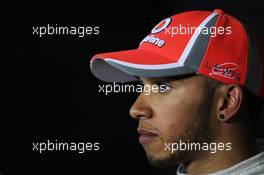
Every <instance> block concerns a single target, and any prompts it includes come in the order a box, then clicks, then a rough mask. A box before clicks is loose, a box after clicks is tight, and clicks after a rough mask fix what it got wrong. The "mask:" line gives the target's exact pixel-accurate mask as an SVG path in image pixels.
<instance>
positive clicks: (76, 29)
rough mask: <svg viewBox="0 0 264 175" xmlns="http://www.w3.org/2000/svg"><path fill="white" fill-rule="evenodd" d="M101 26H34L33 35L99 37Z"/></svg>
mask: <svg viewBox="0 0 264 175" xmlns="http://www.w3.org/2000/svg"><path fill="white" fill-rule="evenodd" d="M99 33H100V27H99V26H62V25H58V24H47V25H44V26H33V27H32V34H33V35H35V36H38V37H43V36H48V35H75V36H78V37H85V36H89V35H99Z"/></svg>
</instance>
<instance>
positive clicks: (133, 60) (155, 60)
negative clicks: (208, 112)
mask: <svg viewBox="0 0 264 175" xmlns="http://www.w3.org/2000/svg"><path fill="white" fill-rule="evenodd" d="M90 67H91V71H92V73H93V74H94V75H95V76H96V77H97V78H98V79H100V80H102V81H106V82H127V81H135V80H137V78H136V77H146V78H156V77H170V76H176V75H183V74H189V73H194V72H196V71H194V70H192V69H190V68H188V67H184V65H183V64H181V63H177V62H175V61H173V60H171V59H168V58H167V57H165V56H163V55H160V54H158V53H155V52H150V51H147V50H143V49H135V50H127V51H120V52H111V53H103V54H97V55H95V56H93V58H92V59H91V61H90Z"/></svg>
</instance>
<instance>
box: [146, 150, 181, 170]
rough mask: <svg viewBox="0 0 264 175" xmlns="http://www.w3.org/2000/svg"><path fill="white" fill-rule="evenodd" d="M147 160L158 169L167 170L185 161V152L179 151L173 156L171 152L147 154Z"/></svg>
mask: <svg viewBox="0 0 264 175" xmlns="http://www.w3.org/2000/svg"><path fill="white" fill-rule="evenodd" d="M146 154H147V158H148V161H149V163H150V164H151V165H152V166H153V167H156V168H166V167H171V166H176V165H177V164H179V163H180V162H181V161H183V159H184V155H185V153H184V151H177V152H174V153H173V154H172V153H171V152H165V151H163V152H162V153H156V154H155V153H151V154H150V153H147V152H146Z"/></svg>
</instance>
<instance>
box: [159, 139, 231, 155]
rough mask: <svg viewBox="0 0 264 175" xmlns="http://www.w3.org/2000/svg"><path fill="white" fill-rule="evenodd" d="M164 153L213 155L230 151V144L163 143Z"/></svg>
mask: <svg viewBox="0 0 264 175" xmlns="http://www.w3.org/2000/svg"><path fill="white" fill-rule="evenodd" d="M164 146H165V151H169V152H171V153H174V152H175V151H210V153H212V154H214V153H216V152H217V151H230V150H231V149H232V147H231V146H232V144H231V143H230V142H228V143H221V142H219V143H214V142H211V143H206V142H203V143H194V142H189V140H188V141H187V142H184V141H182V140H180V141H179V142H173V143H165V144H164Z"/></svg>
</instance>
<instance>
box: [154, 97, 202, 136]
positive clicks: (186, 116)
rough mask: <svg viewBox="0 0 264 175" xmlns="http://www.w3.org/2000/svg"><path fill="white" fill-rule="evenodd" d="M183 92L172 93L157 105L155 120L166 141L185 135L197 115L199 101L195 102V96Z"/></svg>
mask: <svg viewBox="0 0 264 175" xmlns="http://www.w3.org/2000/svg"><path fill="white" fill-rule="evenodd" d="M182 94H183V93H182ZM182 94H172V95H173V96H170V98H167V99H166V100H164V101H162V105H160V106H156V107H155V108H156V110H155V112H154V115H155V116H154V118H153V121H154V122H155V125H156V127H157V128H158V129H159V131H160V132H161V134H162V137H163V139H164V140H165V141H170V140H173V139H174V138H178V137H180V136H181V135H184V134H185V132H186V129H188V126H189V123H190V121H191V120H193V117H195V115H194V114H195V113H196V111H197V107H198V103H195V101H194V100H193V99H194V98H190V96H189V97H188V96H183V95H182Z"/></svg>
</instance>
